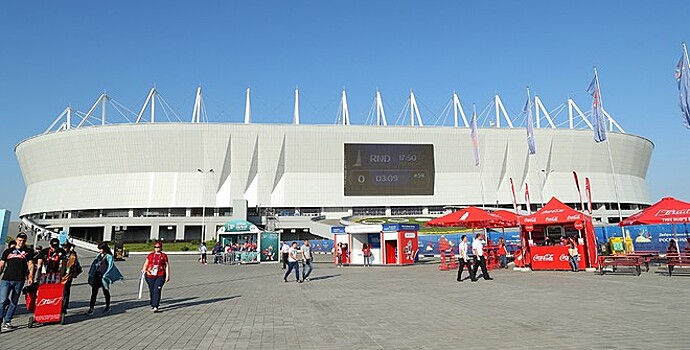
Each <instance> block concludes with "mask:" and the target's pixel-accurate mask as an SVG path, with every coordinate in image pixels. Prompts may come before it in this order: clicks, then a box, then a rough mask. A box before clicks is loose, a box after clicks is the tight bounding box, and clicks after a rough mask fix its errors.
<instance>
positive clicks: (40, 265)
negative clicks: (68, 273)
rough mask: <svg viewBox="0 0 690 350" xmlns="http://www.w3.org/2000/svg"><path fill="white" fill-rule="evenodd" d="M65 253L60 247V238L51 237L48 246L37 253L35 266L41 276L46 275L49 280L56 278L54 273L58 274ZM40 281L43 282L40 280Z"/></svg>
mask: <svg viewBox="0 0 690 350" xmlns="http://www.w3.org/2000/svg"><path fill="white" fill-rule="evenodd" d="M65 255H67V252H65V250H64V249H62V248H60V240H59V239H57V238H53V239H51V240H50V246H49V247H48V248H46V249H43V250H41V252H40V253H39V254H38V260H37V267H36V268H37V270H38V272H39V273H41V274H42V276H46V277H48V278H50V279H51V280H56V278H55V277H54V276H55V275H56V274H57V275H59V274H60V272H61V270H62V266H63V262H64V261H63V259H64V258H65ZM60 277H62V276H60ZM60 277H58V278H57V279H60ZM41 283H44V282H43V281H41Z"/></svg>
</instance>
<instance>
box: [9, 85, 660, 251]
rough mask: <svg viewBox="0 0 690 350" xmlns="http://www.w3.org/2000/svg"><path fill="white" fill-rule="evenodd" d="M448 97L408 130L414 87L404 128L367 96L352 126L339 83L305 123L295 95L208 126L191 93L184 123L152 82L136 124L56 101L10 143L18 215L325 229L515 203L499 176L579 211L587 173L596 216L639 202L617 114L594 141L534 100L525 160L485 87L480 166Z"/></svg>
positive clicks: (161, 234) (643, 193)
mask: <svg viewBox="0 0 690 350" xmlns="http://www.w3.org/2000/svg"><path fill="white" fill-rule="evenodd" d="M456 100H457V97H456V96H454V99H453V102H452V107H451V109H450V110H449V111H453V112H454V116H455V117H454V118H455V125H454V126H422V125H420V124H421V122H422V120H421V118H420V117H419V113H418V110H417V107H416V101H415V99H414V95H413V94H411V96H410V99H409V100H408V106H409V111H410V113H409V116H410V118H409V120H407V125H396V126H394V125H387V122H386V120H385V113H384V112H383V109H382V104H380V95H379V94H378V93H377V98H376V100H375V106H374V107H372V110H375V112H372V113H375V117H373V118H372V121H373V122H372V124H373V125H350V123H349V112H348V111H347V104H346V101H347V100H346V97H345V94H344V93H343V99H342V102H341V108H340V110H339V114H338V115H339V122H338V123H337V124H334V125H306V124H300V123H299V107H298V101H299V100H298V95H297V92H296V100H295V101H296V103H295V112H294V118H295V119H294V122H293V123H292V124H253V123H251V121H250V107H249V93H248V94H247V102H248V103H247V112H246V115H245V122H244V123H210V122H204V120H203V116H202V111H203V108H202V103H203V102H202V101H203V100H202V99H201V93H200V90H199V91H198V92H197V101H196V103H195V109H194V116H193V117H192V121H191V122H160V121H157V120H156V116H155V113H156V111H155V108H156V107H158V108H159V110H160V109H161V105H163V104H162V103H161V102H160V101H159V102H158V103H159V105H158V106H156V105H155V103H156V101H157V92H156V91H155V90H153V89H152V90H151V93H150V94H149V98H147V102H146V103H145V105H144V106H143V107H142V108H141V112H139V113H138V115H136V117H137V118H136V121H133V122H132V123H110V122H108V121H106V115H105V108H106V104H107V103H112V101H111V99H110V98H109V97H107V96H105V95H103V96H101V98H99V100H98V101H96V103H95V104H94V106H93V108H91V110H90V111H89V112H88V113H77V112H75V111H74V110H71V109H66V110H65V112H64V113H63V114H61V115H60V117H58V119H57V120H56V122H55V123H53V125H52V126H51V127H50V128H49V129H48V130H47V131H46V132H45V133H44V134H41V135H38V136H34V137H30V138H28V139H26V140H23V141H21V142H20V143H19V144H18V145H17V147H16V150H15V152H16V155H17V158H18V160H19V164H20V167H21V171H22V174H23V177H24V181H25V183H26V194H25V197H24V202H23V206H22V209H21V214H20V216H21V217H22V219H23V220H24V221H25V222H30V223H32V224H35V225H39V226H42V227H47V228H57V229H66V230H68V231H69V232H70V235H73V236H75V237H83V238H85V239H89V240H110V239H112V235H113V232H115V231H117V230H120V231H123V232H124V239H125V240H129V241H137V240H145V239H158V238H161V239H165V240H195V239H196V240H198V239H200V238H201V235H202V227H205V228H206V230H205V231H206V232H207V233H208V234H206V238H207V239H211V237H212V234H213V233H215V232H216V230H217V228H218V227H219V226H221V225H223V224H224V223H226V222H228V221H230V220H232V219H248V220H250V221H252V222H254V223H256V224H258V225H259V226H262V227H263V226H268V228H269V229H273V228H275V229H281V230H283V232H284V234H288V233H295V232H297V233H299V232H303V233H306V232H309V233H310V234H312V235H315V236H321V237H326V238H330V237H332V234H331V233H330V225H332V224H337V223H338V222H339V221H341V220H343V218H345V219H344V220H347V218H349V217H351V216H420V215H428V216H433V215H438V214H442V213H444V212H446V211H448V210H450V209H449V208H452V207H460V206H467V205H478V206H481V205H484V206H486V207H500V208H512V207H513V195H512V191H511V179H512V180H513V182H514V184H515V185H514V187H515V191H516V194H517V202H518V205H519V206H520V207H521V208H522V210H525V209H526V206H525V195H524V194H525V184H527V185H528V186H529V192H530V197H531V203H532V207H534V208H536V207H538V206H540V205H541V203H542V202H544V201H548V199H549V198H551V197H552V196H555V197H557V198H559V199H560V200H561V201H563V202H565V203H568V204H569V205H571V206H574V207H579V205H580V197H579V195H578V191H577V188H576V186H575V183H574V179H573V171H576V172H577V174H578V175H579V178H580V183H581V185H582V187H583V188H582V189H583V196H584V178H585V177H588V178H589V179H590V180H591V184H592V185H591V187H592V189H591V192H592V202H593V204H594V205H593V207H594V214H593V217H594V219H595V223H598V224H609V223H614V222H617V221H618V219H619V211H618V203H620V209H621V213H622V216H623V217H627V216H628V215H630V214H632V213H633V212H635V211H637V210H638V209H640V208H643V207H646V206H648V205H649V204H650V198H649V194H648V191H647V184H646V180H645V177H646V174H647V169H648V166H649V162H650V158H651V154H652V150H653V148H654V146H653V143H652V142H651V141H650V140H648V139H645V138H643V137H640V136H635V135H631V134H626V133H624V132H623V130H622V129H620V127H618V126H617V123H615V121H614V120H613V119H611V120H610V127H611V129H614V126H615V127H617V128H618V132H610V133H609V135H608V136H609V141H610V144H606V143H595V142H594V141H593V134H592V130H591V129H590V128H589V127H588V126H591V124H590V122H589V121H588V120H587V117H586V115H585V114H583V113H582V112H580V109H579V108H578V107H577V106H576V105H575V104H574V102H572V101H571V100H568V104H567V107H568V110H569V115H568V120H567V123H568V124H569V125H566V126H565V127H557V125H556V124H554V123H553V118H554V117H552V116H550V115H549V114H548V113H547V111H546V110H545V109H543V104H541V102H540V101H538V98H536V99H535V105H536V107H535V108H536V113H537V116H536V124H537V128H536V129H535V131H534V133H535V139H536V148H537V152H536V154H535V155H532V156H530V155H528V150H527V142H526V131H525V128H524V127H517V126H513V124H512V121H511V118H509V117H508V116H507V115H506V114H505V112H504V110H505V108H503V105H502V102H501V101H500V98H499V97H498V96H496V97H495V98H494V99H493V103H494V104H493V105H492V106H495V111H496V114H495V118H494V117H493V116H489V114H487V120H488V121H490V123H491V125H490V127H482V128H479V129H478V141H479V150H480V155H481V162H480V165H479V166H476V165H475V159H474V155H473V144H472V141H471V138H470V129H469V128H468V127H466V126H467V125H468V124H467V118H466V117H465V114H464V111H463V110H462V106H461V105H460V104H459V103H457V104H456V103H455V101H456ZM379 105H381V110H379ZM99 106H102V111H101V113H99V114H100V115H99V116H98V117H96V116H94V111H96V110H100V108H97V107H99ZM499 107H500V108H499ZM540 107H541V108H542V110H541V114H540V112H539V111H540ZM489 110H492V109H491V108H489ZM573 111H574V112H573ZM458 112H459V113H458ZM159 113H160V112H159ZM449 113H450V112H449ZM458 115H460V116H461V117H462V118H461V119H460V118H458ZM607 115H608V114H607ZM406 118H407V117H406ZM609 118H610V117H609ZM132 119H133V118H132ZM94 120H95V121H94ZM458 120H460V121H458ZM576 120H579V121H580V124H582V123H583V122H584V125H583V126H584V127H583V128H580V129H578V128H577V127H576V126H575V125H574V124H576V123H575V122H574V121H576ZM501 122H503V123H502V124H503V125H501ZM608 147H610V157H609V153H608V152H609V148H608Z"/></svg>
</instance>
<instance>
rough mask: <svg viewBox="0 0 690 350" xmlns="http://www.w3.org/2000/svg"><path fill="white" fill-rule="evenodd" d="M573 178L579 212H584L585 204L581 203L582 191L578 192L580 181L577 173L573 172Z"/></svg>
mask: <svg viewBox="0 0 690 350" xmlns="http://www.w3.org/2000/svg"><path fill="white" fill-rule="evenodd" d="M573 177H574V178H575V187H577V195H578V197H580V210H581V211H585V204H584V202H582V191H580V180H579V179H578V178H577V173H576V172H575V171H573Z"/></svg>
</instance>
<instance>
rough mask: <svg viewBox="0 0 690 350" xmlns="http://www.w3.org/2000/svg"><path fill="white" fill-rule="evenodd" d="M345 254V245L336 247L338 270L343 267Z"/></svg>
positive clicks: (339, 244) (340, 244)
mask: <svg viewBox="0 0 690 350" xmlns="http://www.w3.org/2000/svg"><path fill="white" fill-rule="evenodd" d="M343 254H345V250H344V249H343V244H342V243H338V245H337V246H336V247H335V262H336V264H337V266H338V268H341V267H343Z"/></svg>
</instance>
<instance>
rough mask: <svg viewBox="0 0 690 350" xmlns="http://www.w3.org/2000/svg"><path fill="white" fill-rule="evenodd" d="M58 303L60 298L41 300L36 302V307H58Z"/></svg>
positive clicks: (60, 300)
mask: <svg viewBox="0 0 690 350" xmlns="http://www.w3.org/2000/svg"><path fill="white" fill-rule="evenodd" d="M60 302H62V298H53V299H41V300H40V301H39V302H38V306H45V305H59V304H60Z"/></svg>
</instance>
